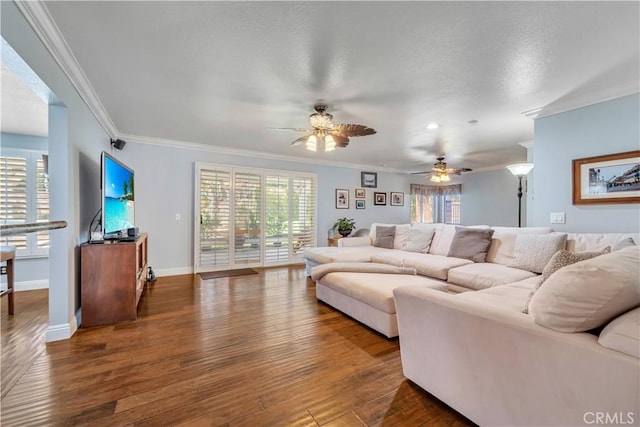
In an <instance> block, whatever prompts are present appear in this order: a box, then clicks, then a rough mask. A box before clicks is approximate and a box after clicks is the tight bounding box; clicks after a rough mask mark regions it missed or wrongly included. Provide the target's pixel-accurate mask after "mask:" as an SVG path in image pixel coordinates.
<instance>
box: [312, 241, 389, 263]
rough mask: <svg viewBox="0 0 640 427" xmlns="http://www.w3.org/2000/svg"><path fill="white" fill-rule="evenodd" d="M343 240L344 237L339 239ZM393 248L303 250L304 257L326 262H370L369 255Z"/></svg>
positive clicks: (323, 248) (357, 247) (366, 247)
mask: <svg viewBox="0 0 640 427" xmlns="http://www.w3.org/2000/svg"><path fill="white" fill-rule="evenodd" d="M340 240H344V239H340ZM392 250H393V249H384V248H376V247H375V246H356V247H342V248H336V247H318V248H307V249H305V250H304V258H305V259H308V260H311V261H313V262H317V263H319V264H326V263H328V262H371V256H372V255H375V254H380V253H383V252H387V251H389V252H391V251H392Z"/></svg>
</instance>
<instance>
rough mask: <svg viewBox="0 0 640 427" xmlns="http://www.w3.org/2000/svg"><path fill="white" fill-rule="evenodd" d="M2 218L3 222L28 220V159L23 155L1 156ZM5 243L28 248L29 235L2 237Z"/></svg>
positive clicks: (0, 190) (0, 209)
mask: <svg viewBox="0 0 640 427" xmlns="http://www.w3.org/2000/svg"><path fill="white" fill-rule="evenodd" d="M0 192H1V193H2V194H1V195H0V204H1V205H2V206H0V217H1V218H0V220H1V221H2V224H20V223H24V222H27V159H26V158H23V157H0ZM2 244H3V245H11V246H15V247H16V249H18V250H26V249H27V236H26V235H24V234H22V235H16V236H8V237H4V236H3V238H2Z"/></svg>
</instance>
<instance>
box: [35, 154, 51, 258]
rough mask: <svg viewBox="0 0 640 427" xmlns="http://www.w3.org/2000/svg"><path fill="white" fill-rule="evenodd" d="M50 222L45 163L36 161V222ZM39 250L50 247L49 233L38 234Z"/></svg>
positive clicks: (39, 160) (41, 232)
mask: <svg viewBox="0 0 640 427" xmlns="http://www.w3.org/2000/svg"><path fill="white" fill-rule="evenodd" d="M48 220H49V185H48V181H47V177H46V175H45V173H44V162H43V161H42V159H38V160H36V221H48ZM37 242H38V243H37V246H38V248H48V247H49V232H48V231H40V232H38V233H37Z"/></svg>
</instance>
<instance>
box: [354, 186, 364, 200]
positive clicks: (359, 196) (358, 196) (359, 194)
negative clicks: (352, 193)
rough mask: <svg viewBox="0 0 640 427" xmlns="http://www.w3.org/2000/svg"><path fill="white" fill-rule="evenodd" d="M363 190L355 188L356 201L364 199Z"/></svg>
mask: <svg viewBox="0 0 640 427" xmlns="http://www.w3.org/2000/svg"><path fill="white" fill-rule="evenodd" d="M364 194H365V193H364V188H356V199H364Z"/></svg>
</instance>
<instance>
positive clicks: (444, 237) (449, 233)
mask: <svg viewBox="0 0 640 427" xmlns="http://www.w3.org/2000/svg"><path fill="white" fill-rule="evenodd" d="M417 225H418V224H413V226H414V227H416V226H417ZM424 225H430V226H433V227H435V231H436V232H435V234H434V236H433V240H432V241H431V248H430V249H429V253H430V254H432V255H442V256H447V255H448V254H449V249H451V243H452V242H453V236H455V234H456V226H455V225H453V224H424ZM467 228H477V229H481V230H488V229H489V228H491V227H489V226H488V225H470V226H468V227H467Z"/></svg>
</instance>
